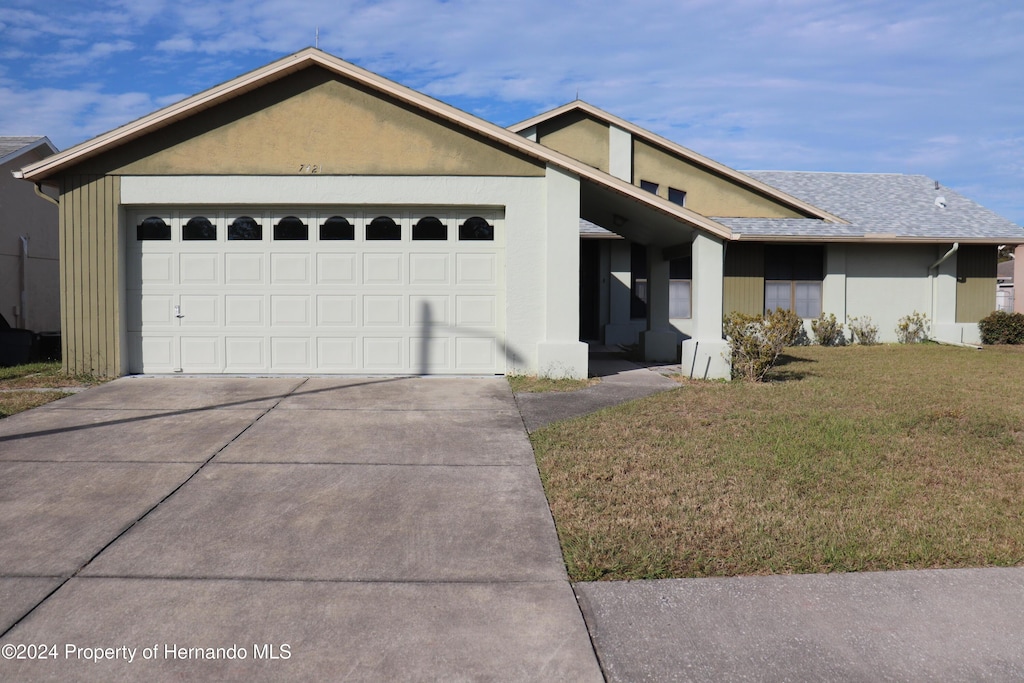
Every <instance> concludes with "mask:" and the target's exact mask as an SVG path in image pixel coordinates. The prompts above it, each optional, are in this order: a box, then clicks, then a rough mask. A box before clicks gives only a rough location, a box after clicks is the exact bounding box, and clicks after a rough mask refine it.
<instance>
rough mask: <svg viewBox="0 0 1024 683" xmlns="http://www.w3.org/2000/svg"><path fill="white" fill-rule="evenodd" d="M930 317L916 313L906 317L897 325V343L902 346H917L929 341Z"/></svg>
mask: <svg viewBox="0 0 1024 683" xmlns="http://www.w3.org/2000/svg"><path fill="white" fill-rule="evenodd" d="M929 325H930V323H929V321H928V316H926V315H925V314H924V313H918V312H917V311H914V312H913V313H911V314H910V315H905V316H903V317H902V318H900V319H899V322H898V323H897V324H896V341H898V342H899V343H900V344H917V343H920V342H923V341H927V340H928V327H929Z"/></svg>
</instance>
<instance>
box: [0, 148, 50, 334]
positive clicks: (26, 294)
mask: <svg viewBox="0 0 1024 683" xmlns="http://www.w3.org/2000/svg"><path fill="white" fill-rule="evenodd" d="M56 151H57V148H56V147H54V146H53V143H51V142H50V140H49V139H48V138H46V137H43V136H38V135H33V136H0V315H2V316H3V318H4V320H6V321H7V323H8V324H9V325H10V326H11V327H14V328H19V329H26V330H34V331H36V332H42V331H53V330H59V329H60V272H59V270H58V255H57V243H58V239H57V205H56V201H55V199H56V194H55V193H53V196H50V195H44V196H39V195H37V194H36V192H35V189H34V188H33V187H32V186H31V185H29V184H27V183H23V182H21V181H19V180H16V179H15V178H14V177H13V176H12V173H14V172H15V171H17V170H18V169H20V168H21V167H23V166H26V165H28V164H31V163H34V162H37V161H40V160H41V159H44V158H46V157H48V156H50V155H51V154H53V153H55V152H56Z"/></svg>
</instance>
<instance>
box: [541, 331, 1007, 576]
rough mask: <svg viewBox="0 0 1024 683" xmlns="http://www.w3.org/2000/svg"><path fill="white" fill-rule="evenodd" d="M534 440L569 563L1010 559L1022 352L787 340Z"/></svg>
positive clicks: (793, 567)
mask: <svg viewBox="0 0 1024 683" xmlns="http://www.w3.org/2000/svg"><path fill="white" fill-rule="evenodd" d="M783 361H784V362H783V364H781V365H780V366H779V367H778V368H777V369H776V371H775V378H776V381H772V382H768V383H766V384H750V383H745V382H732V383H723V382H683V383H682V386H681V387H680V388H679V389H678V390H675V391H671V392H668V393H665V394H660V395H657V396H653V397H650V398H647V399H643V400H640V401H636V402H633V403H631V404H627V405H624V406H619V407H616V408H611V409H608V410H604V411H601V412H599V413H596V414H594V415H590V416H588V417H584V418H580V419H576V420H571V421H567V422H563V423H559V424H555V425H551V426H549V427H546V428H544V429H541V430H539V431H537V432H536V433H535V434H534V435H533V437H532V439H533V442H534V447H535V450H536V452H537V460H538V464H539V466H540V471H541V477H542V479H543V481H544V486H545V489H546V491H547V495H548V500H549V501H550V504H551V509H552V512H553V514H554V517H555V523H556V525H557V527H558V533H559V538H560V540H561V542H562V549H563V552H564V554H565V560H566V564H567V566H568V568H569V573H570V576H571V578H572V579H573V580H575V581H581V580H594V579H641V578H643V579H647V578H668V577H698V576H734V575H742V574H769V573H804V572H829V571H872V570H885V569H905V568H932V567H980V566H993V565H1015V564H1021V563H1024V349H1021V348H1013V347H990V348H986V349H985V350H983V351H976V350H971V349H963V348H953V347H947V346H937V345H932V344H928V345H915V346H891V345H886V346H874V347H858V346H854V347H845V348H821V347H801V348H794V349H787V351H786V355H785V357H784V358H783Z"/></svg>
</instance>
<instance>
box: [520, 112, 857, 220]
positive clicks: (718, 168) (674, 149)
mask: <svg viewBox="0 0 1024 683" xmlns="http://www.w3.org/2000/svg"><path fill="white" fill-rule="evenodd" d="M573 110H578V111H582V112H584V113H586V114H589V115H590V116H593V117H595V118H597V119H599V120H601V121H604V122H605V123H608V124H610V125H613V126H617V127H619V128H622V129H623V130H626V131H628V132H629V133H631V134H632V135H634V136H636V137H639V138H641V139H643V140H645V141H647V142H650V143H652V144H655V145H657V146H659V147H663V148H665V149H666V150H668V151H669V152H670V153H672V154H674V155H676V156H680V157H683V158H684V159H686V160H687V161H690V162H693V163H694V164H697V165H698V166H703V167H705V168H707V169H708V170H710V171H712V172H714V173H717V174H718V175H722V176H725V177H726V178H729V179H730V180H733V181H735V182H737V183H739V184H741V185H745V186H747V187H749V188H750V189H753V190H756V191H757V192H759V193H760V194H764V195H768V196H769V197H771V198H772V199H775V200H778V201H780V202H782V203H783V204H786V205H788V206H790V207H791V208H794V209H799V210H801V211H805V212H807V213H810V214H813V215H814V216H815V217H816V218H821V219H823V220H827V221H830V222H832V223H840V224H843V225H846V224H848V223H849V221H847V220H846V219H844V218H841V217H839V216H836V215H834V214H831V213H829V212H828V211H825V210H823V209H819V208H818V207H817V206H814V205H813V204H808V203H807V202H805V201H803V200H802V199H797V198H796V197H794V196H792V195H790V194H786V193H785V192H783V191H782V190H779V189H776V188H774V187H772V186H771V185H766V184H765V183H762V182H761V181H760V180H757V179H755V178H751V177H750V176H748V175H746V174H745V173H741V172H740V171H737V170H736V169H733V168H730V167H728V166H726V165H725V164H722V163H719V162H717V161H715V160H714V159H710V158H708V157H706V156H704V155H703V154H699V153H697V152H694V151H693V150H692V149H689V148H687V147H683V146H682V145H680V144H679V143H676V142H672V141H671V140H669V139H668V138H665V137H662V136H660V135H658V134H657V133H652V132H651V131H649V130H647V129H645V128H641V127H640V126H638V125H636V124H635V123H630V122H629V121H626V120H625V119H621V118H619V117H618V116H615V115H614V114H609V113H608V112H606V111H604V110H603V109H600V108H598V107H595V106H594V105H592V104H590V103H588V102H584V101H583V100H574V101H573V102H570V103H568V104H563V105H562V106H561V107H557V108H555V109H552V110H551V111H548V112H545V113H543V114H538V115H537V116H534V117H533V118H531V119H527V120H526V121H522V122H520V123H517V124H514V125H512V126H509V130H511V131H513V132H515V133H518V132H519V131H521V130H524V129H526V128H529V127H530V126H536V125H537V124H539V123H543V122H544V121H547V120H549V119H553V118H555V117H557V116H561V115H562V114H564V113H566V112H570V111H573Z"/></svg>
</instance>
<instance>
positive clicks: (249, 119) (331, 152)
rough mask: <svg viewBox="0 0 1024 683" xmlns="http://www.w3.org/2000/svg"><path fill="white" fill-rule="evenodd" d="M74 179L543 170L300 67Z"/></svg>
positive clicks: (90, 164)
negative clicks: (87, 175)
mask: <svg viewBox="0 0 1024 683" xmlns="http://www.w3.org/2000/svg"><path fill="white" fill-rule="evenodd" d="M76 172H79V173H94V174H104V173H105V174H116V175H223V174H234V175H304V174H310V175H312V174H327V175H471V176H536V177H540V176H543V175H544V173H545V169H544V165H543V164H541V163H538V162H536V161H534V160H532V159H528V158H527V157H525V156H522V155H518V154H516V153H514V152H512V151H510V150H509V149H508V148H504V147H499V146H498V145H496V144H494V143H492V142H490V141H488V140H486V139H484V138H483V137H481V136H478V135H475V134H472V133H470V132H468V131H466V130H465V129H459V128H456V127H455V126H454V125H452V124H449V123H447V122H444V121H442V120H440V119H436V118H433V117H430V116H428V115H426V114H425V113H423V112H422V111H419V110H413V109H412V108H410V107H408V106H406V105H403V104H401V103H399V102H397V101H395V100H391V99H389V98H386V97H384V96H382V95H381V94H380V93H376V92H370V91H367V90H366V89H364V88H362V87H359V86H358V85H356V84H355V83H353V82H350V81H346V80H343V79H341V78H340V77H338V76H336V75H334V74H331V73H329V72H327V71H325V70H323V69H320V68H318V67H310V68H307V69H305V70H304V71H301V72H299V73H297V74H293V75H290V76H287V77H285V78H283V79H281V80H280V81H277V82H275V83H273V84H271V85H269V86H266V87H265V88H261V89H259V90H256V91H253V92H250V93H246V94H244V95H241V96H239V97H237V98H235V99H233V100H231V101H229V102H227V103H225V104H221V105H219V106H216V107H213V108H211V109H209V110H207V111H204V112H202V113H201V114H199V115H196V116H193V117H192V118H189V119H186V120H184V121H182V122H179V123H176V124H172V125H171V126H169V127H167V128H165V129H162V130H159V131H156V132H154V133H152V134H150V135H148V136H145V137H143V138H141V139H139V140H135V141H132V142H131V143H129V144H127V145H124V146H123V147H121V148H119V149H116V150H113V151H111V152H109V153H107V154H105V155H103V156H101V157H99V158H96V159H93V160H89V161H86V162H84V163H83V164H81V165H80V166H79V167H78V169H76Z"/></svg>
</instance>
